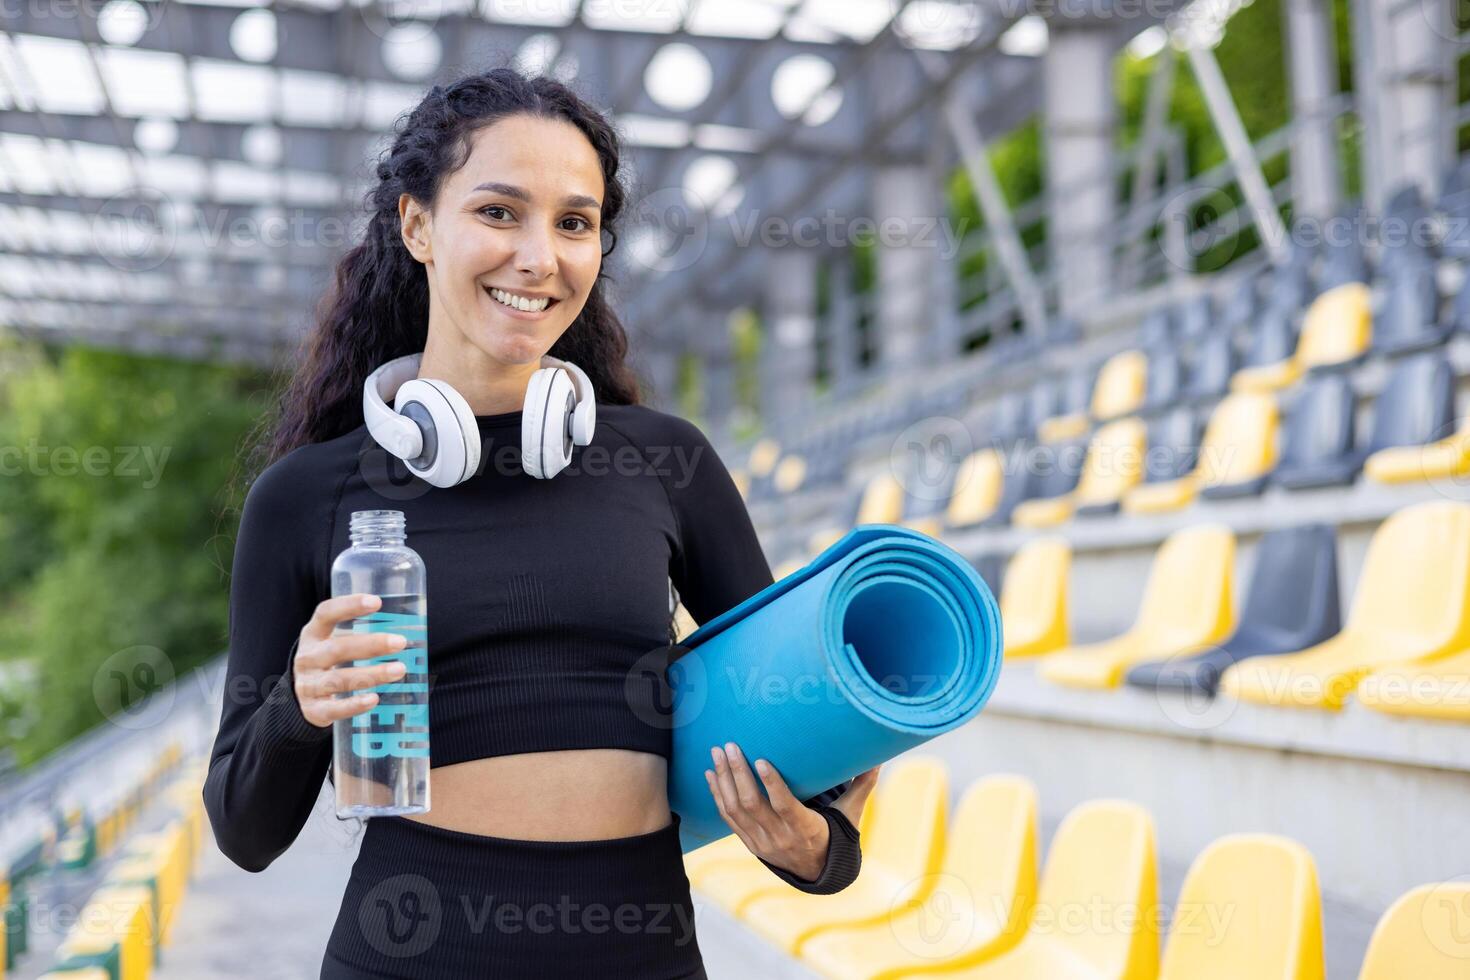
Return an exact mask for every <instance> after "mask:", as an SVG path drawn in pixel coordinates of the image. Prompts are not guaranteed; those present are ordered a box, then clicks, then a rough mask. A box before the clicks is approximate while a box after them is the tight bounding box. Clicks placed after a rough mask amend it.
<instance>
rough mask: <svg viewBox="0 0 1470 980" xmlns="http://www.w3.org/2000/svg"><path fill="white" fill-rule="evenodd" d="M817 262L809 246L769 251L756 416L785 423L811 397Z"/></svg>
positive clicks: (814, 359)
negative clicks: (759, 392)
mask: <svg viewBox="0 0 1470 980" xmlns="http://www.w3.org/2000/svg"><path fill="white" fill-rule="evenodd" d="M817 258H818V252H817V250H816V249H814V248H801V247H797V246H792V247H789V248H784V249H781V250H779V251H776V250H772V251H771V253H770V256H769V258H768V260H767V264H766V269H767V270H768V279H767V285H766V303H765V317H764V324H763V326H764V330H763V331H762V335H761V415H762V416H763V417H764V419H765V421H766V424H767V425H768V426H779V425H782V424H784V423H786V422H787V421H788V420H789V419H791V417H792V416H793V415H794V414H795V413H796V411H797V410H798V409H800V408H801V407H802V406H803V405H805V404H806V403H807V401H808V400H809V399H810V397H811V390H812V378H813V376H814V375H815V374H816V357H817V347H816V339H817Z"/></svg>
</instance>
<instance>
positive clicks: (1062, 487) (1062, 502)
mask: <svg viewBox="0 0 1470 980" xmlns="http://www.w3.org/2000/svg"><path fill="white" fill-rule="evenodd" d="M1085 454H1086V445H1085V444H1084V443H1082V442H1080V441H1077V442H1065V443H1058V444H1056V445H1050V444H1044V445H1037V446H1034V447H1031V449H1030V450H1029V451H1028V452H1027V453H1026V454H1025V455H1024V456H1023V457H1022V458H1021V460H1020V469H1019V470H1017V471H1016V473H1017V476H1019V477H1023V478H1024V480H1025V482H1024V484H1023V485H1022V487H1023V488H1022V489H1021V490H1019V491H1018V492H1019V493H1021V494H1022V499H1021V500H1018V501H1017V502H1016V504H1015V506H1014V508H1013V509H1012V510H1011V515H1010V517H1011V523H1012V524H1015V525H1017V526H1020V527H1052V526H1054V525H1057V524H1060V523H1062V522H1063V521H1065V520H1067V518H1069V517H1071V516H1072V499H1071V495H1072V491H1074V490H1076V489H1077V482H1078V480H1079V479H1081V476H1082V469H1083V466H1084V460H1085V458H1086V455H1085ZM1008 483H1009V481H1008ZM1008 488H1009V487H1008ZM1023 522H1024V523H1023Z"/></svg>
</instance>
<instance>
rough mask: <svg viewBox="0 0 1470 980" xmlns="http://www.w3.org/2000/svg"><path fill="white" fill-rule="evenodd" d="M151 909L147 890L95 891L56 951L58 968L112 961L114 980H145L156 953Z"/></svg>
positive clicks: (150, 898) (110, 889)
mask: <svg viewBox="0 0 1470 980" xmlns="http://www.w3.org/2000/svg"><path fill="white" fill-rule="evenodd" d="M151 909H152V894H151V892H150V891H149V890H148V889H147V888H142V887H137V886H130V887H108V886H104V887H102V888H99V889H97V891H95V892H93V893H92V895H91V896H90V897H89V898H88V899H87V904H86V905H85V906H83V908H82V910H81V911H80V912H78V913H77V920H76V923H75V924H74V925H73V926H72V928H71V929H70V931H68V932H67V934H66V938H65V939H64V940H63V941H62V943H61V946H60V947H58V948H57V950H56V959H57V963H58V965H59V966H61V967H66V966H67V965H68V963H71V964H74V965H77V966H84V965H91V964H92V963H95V962H97V961H99V960H109V959H115V961H116V962H117V964H118V980H147V978H148V975H149V973H150V972H151V970H152V967H153V964H154V963H155V962H156V952H157V950H156V943H155V938H154V936H153V933H152V923H153V918H152V915H153V913H152V912H151V911H150V910H151Z"/></svg>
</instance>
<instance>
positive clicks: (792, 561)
mask: <svg viewBox="0 0 1470 980" xmlns="http://www.w3.org/2000/svg"><path fill="white" fill-rule="evenodd" d="M805 567H806V562H804V561H802V560H801V559H800V558H788V559H786V560H785V561H783V562H782V563H781V564H779V565H777V566H776V569H775V571H773V572H772V573H771V575H772V577H773V578H775V579H776V581H778V582H779V581H781V579H783V578H785V577H786V576H788V575H790V574H791V573H792V572H795V571H799V570H800V569H802V568H805Z"/></svg>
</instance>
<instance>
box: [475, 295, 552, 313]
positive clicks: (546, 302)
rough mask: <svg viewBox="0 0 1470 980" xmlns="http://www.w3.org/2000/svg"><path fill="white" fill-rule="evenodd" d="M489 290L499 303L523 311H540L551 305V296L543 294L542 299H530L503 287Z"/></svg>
mask: <svg viewBox="0 0 1470 980" xmlns="http://www.w3.org/2000/svg"><path fill="white" fill-rule="evenodd" d="M488 292H489V293H490V295H491V296H492V297H493V298H494V299H495V301H496V302H497V303H503V304H504V305H506V306H510V307H514V308H515V309H517V310H520V311H521V312H523V313H540V312H541V311H542V310H544V309H546V307H548V306H550V305H551V297H549V296H543V297H541V298H540V299H529V298H527V297H525V296H517V295H516V294H515V293H508V292H506V291H505V290H503V289H491V290H488Z"/></svg>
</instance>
